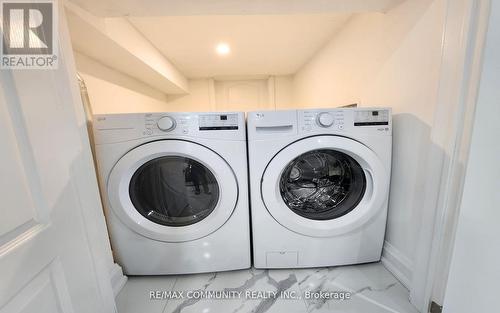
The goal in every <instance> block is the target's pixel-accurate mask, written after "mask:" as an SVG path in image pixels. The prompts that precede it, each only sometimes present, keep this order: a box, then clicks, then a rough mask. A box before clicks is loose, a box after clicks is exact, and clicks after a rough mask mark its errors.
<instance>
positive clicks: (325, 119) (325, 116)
mask: <svg viewBox="0 0 500 313" xmlns="http://www.w3.org/2000/svg"><path fill="white" fill-rule="evenodd" d="M333 121H334V119H333V116H332V115H331V114H330V113H328V112H321V113H319V114H318V117H317V123H318V125H319V126H321V127H330V126H332V125H333Z"/></svg>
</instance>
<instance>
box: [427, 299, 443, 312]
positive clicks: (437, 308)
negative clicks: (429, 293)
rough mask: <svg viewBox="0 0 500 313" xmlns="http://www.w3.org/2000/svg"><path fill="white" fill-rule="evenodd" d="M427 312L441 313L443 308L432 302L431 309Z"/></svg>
mask: <svg viewBox="0 0 500 313" xmlns="http://www.w3.org/2000/svg"><path fill="white" fill-rule="evenodd" d="M429 312H430V313H441V312H443V306H442V305H439V304H437V303H436V302H434V301H432V302H431V308H430V309H429Z"/></svg>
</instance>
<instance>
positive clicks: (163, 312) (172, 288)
mask: <svg viewBox="0 0 500 313" xmlns="http://www.w3.org/2000/svg"><path fill="white" fill-rule="evenodd" d="M178 279H179V277H177V276H175V280H174V283H173V284H172V287H170V290H169V291H174V288H175V285H176V284H177V280H178ZM169 300H170V299H167V301H165V305H164V306H163V310H161V313H165V310H166V309H167V305H168V301H169Z"/></svg>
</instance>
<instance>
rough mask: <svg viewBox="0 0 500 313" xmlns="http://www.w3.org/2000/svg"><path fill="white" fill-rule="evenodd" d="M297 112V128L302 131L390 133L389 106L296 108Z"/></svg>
mask: <svg viewBox="0 0 500 313" xmlns="http://www.w3.org/2000/svg"><path fill="white" fill-rule="evenodd" d="M297 114H298V115H297V118H298V130H299V132H303V133H311V134H312V133H325V132H326V133H329V132H333V133H351V132H354V133H356V134H360V133H366V134H374V133H377V134H391V133H392V132H391V130H392V125H391V124H392V122H391V110H390V109H389V108H339V109H315V110H298V111H297Z"/></svg>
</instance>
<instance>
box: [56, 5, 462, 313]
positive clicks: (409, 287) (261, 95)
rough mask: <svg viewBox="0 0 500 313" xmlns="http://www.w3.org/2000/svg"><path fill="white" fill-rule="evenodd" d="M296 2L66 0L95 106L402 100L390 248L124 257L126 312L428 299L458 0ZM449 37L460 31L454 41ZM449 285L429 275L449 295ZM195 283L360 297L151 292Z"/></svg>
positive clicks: (179, 107)
mask: <svg viewBox="0 0 500 313" xmlns="http://www.w3.org/2000/svg"><path fill="white" fill-rule="evenodd" d="M292 2H293V3H294V5H288V4H285V3H284V2H283V1H268V2H267V3H266V1H253V2H248V1H239V0H238V1H233V2H229V1H209V2H200V1H194V0H190V1H177V0H175V1H163V2H161V1H138V0H131V1H126V2H121V1H118V0H106V1H96V0H69V1H66V2H65V16H66V18H67V23H68V28H69V32H70V37H71V42H72V48H73V53H74V59H75V64H76V69H77V71H78V73H79V75H80V77H81V82H82V88H83V89H82V90H85V92H86V94H85V96H86V101H84V103H86V109H87V112H88V113H89V116H92V115H105V114H115V113H146V112H149V113H151V114H153V115H154V114H156V113H158V112H174V113H175V112H208V113H210V112H234V111H242V112H251V111H265V110H270V111H275V110H288V109H317V108H340V107H358V108H371V107H376V108H377V107H383V108H390V109H391V110H392V127H393V129H392V134H393V138H392V166H391V175H390V181H391V182H390V191H389V204H388V215H387V226H386V232H385V239H384V246H383V253H382V258H381V261H380V262H376V263H369V264H359V265H349V266H342V267H320V268H309V269H291V270H288V269H270V270H262V269H255V268H253V267H252V268H250V269H245V270H240V271H229V272H217V273H204V274H194V275H170V276H130V277H128V281H127V282H125V280H124V279H123V276H122V275H121V273H120V269H119V267H117V266H116V265H110V266H109V267H110V268H111V269H112V270H110V272H111V274H110V275H111V277H112V279H114V283H115V287H116V288H115V289H116V290H115V292H116V293H117V307H118V313H129V312H130V313H132V312H157V313H161V312H210V311H215V312H316V311H318V312H403V313H410V312H411V313H413V312H422V308H423V307H425V306H427V305H428V304H429V303H428V302H429V301H428V300H429V299H428V298H429V295H428V294H425V295H424V293H425V292H427V293H429V292H428V291H429V288H430V287H429V286H427V285H426V284H425V283H424V282H422V281H418V279H415V277H420V276H425V275H426V274H427V270H428V268H427V267H426V266H427V265H426V262H420V261H422V260H426V258H428V257H429V255H428V254H430V246H429V242H430V241H429V240H430V239H429V238H426V237H425V236H426V235H425V234H423V231H425V230H428V229H427V228H426V227H424V226H425V225H427V223H428V222H429V214H427V213H425V214H424V213H423V209H422V207H423V206H424V204H426V205H427V206H429V207H431V205H429V204H432V201H435V199H434V198H433V196H432V192H430V191H429V188H430V187H429V186H430V185H429V184H428V183H429V179H431V180H432V177H431V178H429V174H428V172H427V171H428V169H429V168H433V166H436V165H435V164H434V163H433V161H435V159H434V158H433V156H435V155H436V153H437V154H438V155H439V156H442V155H443V154H445V153H446V151H444V150H446V147H443V146H439V144H440V142H436V140H434V139H433V138H434V136H435V133H436V131H442V130H441V129H439V127H438V128H436V120H439V119H440V118H442V117H443V116H444V117H446V114H445V113H443V109H442V108H441V107H440V105H441V102H440V100H442V99H440V97H441V96H442V91H440V82H442V80H443V75H444V74H443V55H444V56H445V57H446V56H447V55H448V54H447V53H449V50H446V49H450V50H452V48H453V47H456V46H453V45H458V43H457V41H453V40H454V37H445V34H446V33H445V32H446V27H445V26H446V25H447V23H450V21H449V19H447V16H448V15H447V13H448V10H449V5H450V4H449V2H450V1H447V0H372V1H362V0H355V1H331V2H325V1H298V0H297V1H292ZM457 6H458V4H457ZM457 14H459V13H457ZM454 26H455V27H456V25H454ZM448 31H449V32H450V33H451V31H450V30H448ZM450 36H459V35H457V34H453V33H451V35H450ZM443 38H446V39H448V38H450V39H449V42H450V43H449V47H447V46H446V45H445V44H444V39H443ZM452 57H453V56H452ZM452 61H455V59H452ZM450 123H451V122H450ZM438 126H439V125H438ZM251 174H252V173H250V175H251ZM434 186H435V185H434ZM198 188H199V187H198ZM198 192H199V191H198ZM207 194H208V191H207ZM423 195H424V196H423ZM425 195H428V197H427V198H426V196H425ZM429 210H432V209H429ZM141 214H142V213H141ZM430 215H432V214H430ZM430 220H431V221H432V218H430ZM270 240H272V239H270ZM447 253H449V246H446V243H445V246H444V248H443V252H442V255H440V258H439V260H441V261H440V262H437V263H436V266H437V268H440V269H443V271H442V274H441V273H440V272H438V273H437V274H436V275H437V277H438V278H436V280H437V281H439V280H446V275H447V274H446V272H447V271H446V270H444V269H446V268H447V266H448V265H447V263H446V261H442V260H446V259H447ZM111 262H113V260H111ZM422 279H424V278H422ZM123 285H124V286H123ZM431 287H432V286H431ZM443 288H444V286H439V284H437V285H435V286H434V287H433V288H430V290H431V292H430V293H432V298H433V299H435V300H436V301H438V302H439V301H441V303H442V300H443V297H444V295H443ZM189 290H226V291H227V290H230V291H234V292H246V291H249V290H250V291H251V290H265V291H289V292H292V291H294V292H297V293H304V292H308V291H312V290H329V291H332V290H335V291H345V292H348V293H349V294H350V296H351V299H350V300H345V301H339V300H338V299H337V300H328V299H309V300H303V299H300V300H297V299H281V298H272V297H267V298H266V297H261V298H258V299H254V300H248V301H246V300H241V299H230V300H221V301H209V300H207V299H196V300H193V299H190V300H188V299H182V298H179V299H172V298H170V299H168V300H167V299H165V298H161V297H160V298H161V299H157V300H152V299H151V297H150V294H149V292H151V291H169V292H177V291H179V292H180V291H189ZM423 290H425V292H423ZM410 296H411V300H410Z"/></svg>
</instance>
